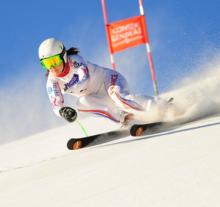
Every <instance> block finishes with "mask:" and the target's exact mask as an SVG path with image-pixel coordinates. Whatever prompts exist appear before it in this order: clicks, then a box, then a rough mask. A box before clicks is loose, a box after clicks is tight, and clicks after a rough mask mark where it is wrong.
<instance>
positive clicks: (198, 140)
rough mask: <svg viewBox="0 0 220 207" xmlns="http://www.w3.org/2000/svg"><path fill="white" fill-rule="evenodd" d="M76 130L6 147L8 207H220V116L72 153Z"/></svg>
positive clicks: (2, 179)
mask: <svg viewBox="0 0 220 207" xmlns="http://www.w3.org/2000/svg"><path fill="white" fill-rule="evenodd" d="M71 127H73V126H72V125H71ZM69 128H70V125H67V126H64V127H61V128H58V129H55V130H51V131H48V132H45V133H42V134H39V135H35V136H32V137H30V138H28V139H23V140H21V141H17V142H14V143H11V144H7V145H3V146H0V170H1V173H0V206H4V207H9V206H10V207H11V206H22V207H25V206H28V207H29V206H32V207H35V206H36V207H37V206H38V207H39V206H53V207H58V206H60V207H61V206H79V207H83V206H87V207H88V206H96V207H103V206H105V207H108V206H114V207H115V206H120V207H121V206H126V207H127V206H131V207H134V206H154V207H159V206H161V207H166V206H167V207H172V206H173V207H174V206H175V207H176V206H178V207H179V206H184V207H185V206H187V207H188V206H192V207H196V206H212V207H214V206H216V207H217V206H220V198H219V192H220V165H219V163H220V117H211V118H208V119H205V120H201V121H197V122H194V123H190V124H187V125H185V126H183V127H180V128H178V129H175V130H172V131H169V132H164V133H160V134H155V135H148V136H144V137H140V138H139V139H138V140H137V139H135V138H133V137H127V138H123V139H120V140H117V141H115V142H114V144H113V143H111V144H106V145H104V146H101V147H100V146H99V147H92V148H87V149H82V150H79V151H72V152H70V151H67V150H66V148H65V147H66V146H65V141H66V140H65V137H66V136H67V135H68V133H69ZM67 131H68V132H67ZM68 136H69V135H68ZM58 137H59V138H58ZM61 137H62V139H61ZM51 141H52V143H53V144H52V145H51ZM116 142H117V143H116ZM30 146H31V147H30Z"/></svg>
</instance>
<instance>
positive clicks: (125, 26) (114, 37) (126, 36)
mask: <svg viewBox="0 0 220 207" xmlns="http://www.w3.org/2000/svg"><path fill="white" fill-rule="evenodd" d="M107 28H108V33H109V39H110V49H111V53H116V52H119V51H121V50H125V49H127V48H129V47H134V46H137V45H139V44H143V43H146V42H148V37H147V32H146V24H145V18H144V16H137V17H132V18H128V19H125V20H121V21H117V22H113V23H111V24H108V25H107Z"/></svg>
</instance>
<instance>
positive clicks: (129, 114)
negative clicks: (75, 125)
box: [39, 38, 164, 125]
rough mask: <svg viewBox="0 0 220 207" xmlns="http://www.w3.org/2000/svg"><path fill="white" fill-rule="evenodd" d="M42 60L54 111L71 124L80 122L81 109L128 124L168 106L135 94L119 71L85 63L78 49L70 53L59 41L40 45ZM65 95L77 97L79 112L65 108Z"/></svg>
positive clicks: (82, 111)
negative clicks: (77, 120)
mask: <svg viewBox="0 0 220 207" xmlns="http://www.w3.org/2000/svg"><path fill="white" fill-rule="evenodd" d="M39 59H40V63H41V65H42V66H43V67H44V68H45V69H47V70H48V73H49V74H48V79H47V93H48V96H49V100H50V102H51V104H52V107H53V110H54V112H55V114H56V115H58V116H60V117H63V118H64V119H66V120H67V121H68V122H73V121H74V120H75V119H76V113H75V110H77V112H79V113H94V114H98V115H101V116H104V117H106V118H109V119H111V120H113V121H115V122H119V123H122V124H124V125H126V124H127V123H128V122H129V121H131V120H137V121H138V120H139V121H143V117H146V114H147V115H148V114H149V111H150V110H151V109H152V106H159V105H161V103H162V105H164V101H159V102H160V104H155V103H156V101H155V100H154V99H153V98H152V97H147V96H138V95H132V94H131V93H130V91H129V88H128V84H127V81H126V80H125V78H124V77H123V76H122V75H121V74H120V73H119V72H117V71H115V70H111V69H108V68H104V67H100V66H98V65H96V64H93V63H90V62H88V61H85V60H84V59H83V58H82V57H81V56H80V55H79V50H78V49H77V48H74V47H72V48H70V49H68V50H67V49H66V48H65V47H64V45H63V43H62V42H61V41H59V40H57V39H55V38H49V39H46V40H45V41H43V42H42V43H41V44H40V46H39ZM64 94H70V95H73V96H75V97H77V101H76V104H75V105H76V106H75V110H74V109H73V108H71V107H69V106H65V104H64V97H63V95H64ZM156 108H158V107H156ZM143 112H144V113H143ZM153 121H154V120H153Z"/></svg>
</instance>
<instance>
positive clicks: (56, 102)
mask: <svg viewBox="0 0 220 207" xmlns="http://www.w3.org/2000/svg"><path fill="white" fill-rule="evenodd" d="M46 87H47V94H48V97H49V100H50V103H51V105H52V108H53V111H54V113H55V114H56V115H57V116H59V117H61V116H60V113H59V110H60V109H61V107H63V104H64V98H63V94H62V92H61V89H60V86H59V83H58V82H57V81H56V80H53V79H49V78H48V80H47V86H46Z"/></svg>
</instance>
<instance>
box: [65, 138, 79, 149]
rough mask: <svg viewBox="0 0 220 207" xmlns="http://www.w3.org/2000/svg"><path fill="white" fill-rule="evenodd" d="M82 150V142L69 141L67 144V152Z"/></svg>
mask: <svg viewBox="0 0 220 207" xmlns="http://www.w3.org/2000/svg"><path fill="white" fill-rule="evenodd" d="M80 148H82V140H77V139H70V140H69V141H68V142H67V149H69V150H77V149H80Z"/></svg>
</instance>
